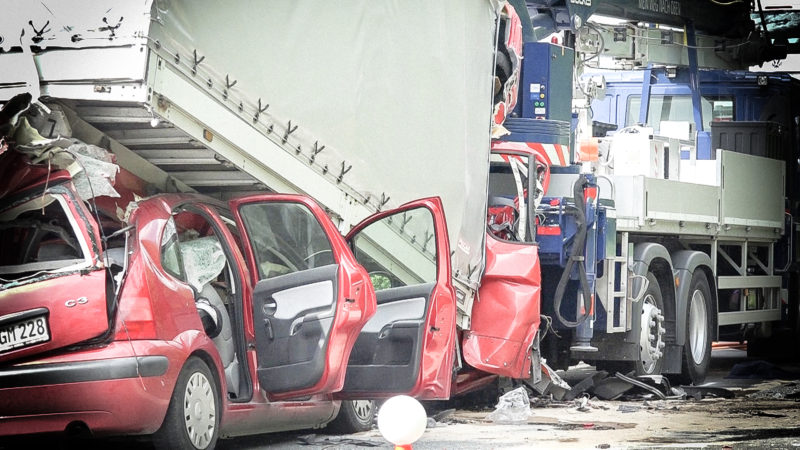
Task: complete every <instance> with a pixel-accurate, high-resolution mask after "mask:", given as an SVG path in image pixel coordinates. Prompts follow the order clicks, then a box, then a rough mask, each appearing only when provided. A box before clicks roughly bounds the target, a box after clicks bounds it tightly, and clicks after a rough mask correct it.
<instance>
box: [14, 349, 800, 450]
mask: <svg viewBox="0 0 800 450" xmlns="http://www.w3.org/2000/svg"><path fill="white" fill-rule="evenodd" d="M737 372H738V376H739V377H740V378H730V375H731V374H732V373H733V374H736V373H737ZM592 373H594V369H593V368H592V367H590V366H585V365H584V366H579V367H576V368H574V369H571V370H570V371H569V372H567V373H566V374H565V377H564V378H565V380H567V381H569V382H570V384H571V385H573V386H574V385H575V383H577V382H578V381H580V380H581V379H583V378H586V377H587V376H589V375H591V374H592ZM741 377H746V378H741ZM775 377H777V378H775ZM703 386H704V387H720V388H724V389H726V391H721V392H724V393H726V394H728V393H730V394H732V395H733V398H722V397H721V394H720V395H719V396H714V395H709V394H708V392H705V393H704V394H702V395H698V397H702V398H701V399H696V398H694V397H692V396H691V395H689V396H688V397H687V398H684V399H660V398H658V397H656V396H655V395H649V394H647V393H646V392H644V391H641V390H640V393H639V394H635V393H634V394H630V395H629V396H628V397H627V398H626V399H624V400H613V401H607V400H599V399H597V398H596V397H591V396H589V395H586V396H583V397H578V398H577V399H575V400H572V401H553V400H550V399H544V398H538V399H534V401H533V402H532V405H531V406H532V408H531V411H532V415H531V416H530V417H528V419H527V420H525V421H523V422H522V423H519V424H499V423H495V422H493V421H491V420H490V419H488V418H487V416H488V415H489V413H491V412H492V411H493V410H494V407H493V404H494V401H491V399H487V401H486V402H484V403H483V404H477V405H471V406H469V407H466V406H465V405H459V406H461V407H459V408H451V406H453V405H448V404H445V403H437V404H429V405H426V406H427V408H428V410H429V416H431V417H430V418H429V428H428V429H427V430H426V431H425V434H424V435H423V436H422V438H421V439H420V440H419V441H418V442H416V443H415V444H414V445H413V448H414V449H496V448H548V449H550V448H586V449H590V448H601V449H602V448H625V449H640V448H687V447H691V448H711V449H737V450H738V449H747V448H758V449H761V448H776V449H777V448H780V449H784V448H800V366H798V365H797V364H789V365H786V364H784V365H781V366H775V365H773V364H770V363H766V362H758V361H754V360H748V359H747V358H746V354H745V352H744V351H743V350H739V349H715V350H714V352H713V358H712V371H711V373H710V376H709V377H708V381H707V382H706V383H705V384H704V385H703ZM718 394H719V393H718ZM434 417H435V418H434ZM16 445H19V443H16V444H15V445H13V446H9V445H8V444H6V445H5V446H3V445H2V444H0V449H3V450H4V449H6V448H16ZM42 445H46V446H47V447H49V448H59V447H61V448H75V447H78V448H103V449H105V448H114V449H115V450H123V449H133V448H136V449H149V448H152V446H151V445H150V444H149V442H147V441H144V440H138V441H131V440H121V439H113V440H103V441H88V442H87V441H82V442H80V443H77V444H76V443H70V442H64V441H61V440H48V441H43V442H31V441H28V440H26V441H25V447H26V448H37V447H41V446H42ZM217 448H218V449H221V450H256V449H267V448H269V449H322V448H337V449H338V448H344V449H364V448H393V446H392V445H391V444H389V443H388V442H387V441H386V440H385V439H383V437H382V436H381V435H380V433H379V432H378V430H377V428H375V429H373V430H372V431H368V432H364V433H358V434H351V435H327V434H325V433H324V431H320V430H305V431H297V432H290V433H288V432H287V433H274V434H265V435H257V436H248V437H241V438H235V439H224V440H220V441H219V442H218V445H217Z"/></svg>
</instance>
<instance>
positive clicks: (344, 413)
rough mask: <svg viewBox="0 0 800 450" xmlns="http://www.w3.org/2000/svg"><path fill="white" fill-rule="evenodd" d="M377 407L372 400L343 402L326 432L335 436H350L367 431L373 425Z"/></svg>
mask: <svg viewBox="0 0 800 450" xmlns="http://www.w3.org/2000/svg"><path fill="white" fill-rule="evenodd" d="M376 409H377V406H376V405H375V402H374V401H373V400H343V401H342V406H341V407H340V408H339V414H338V415H337V416H336V418H335V419H333V421H331V422H330V423H329V424H328V426H327V427H326V430H327V431H328V432H331V433H336V434H350V433H358V432H361V431H369V430H371V429H372V425H373V424H374V423H375V410H376Z"/></svg>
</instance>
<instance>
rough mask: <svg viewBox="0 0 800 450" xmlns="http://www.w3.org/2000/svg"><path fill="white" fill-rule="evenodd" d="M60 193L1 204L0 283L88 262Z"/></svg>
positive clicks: (82, 242) (81, 241) (77, 267)
mask: <svg viewBox="0 0 800 450" xmlns="http://www.w3.org/2000/svg"><path fill="white" fill-rule="evenodd" d="M66 202H67V199H66V198H65V197H64V196H61V195H53V194H42V195H36V196H34V197H31V198H30V199H29V200H28V201H25V202H23V203H21V204H18V205H15V206H13V207H9V205H5V207H3V206H2V205H0V211H2V212H0V236H2V238H0V283H2V284H6V283H11V282H15V281H21V280H24V279H26V278H33V277H37V276H41V275H44V274H48V273H58V272H64V271H72V270H77V269H79V268H83V267H86V266H88V265H89V264H90V263H91V261H89V260H88V258H87V253H88V249H87V245H86V242H84V240H83V235H82V234H81V233H79V232H78V231H77V227H76V223H75V221H74V219H73V218H72V216H71V214H70V213H69V211H68V208H67V204H66Z"/></svg>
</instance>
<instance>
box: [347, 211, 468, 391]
mask: <svg viewBox="0 0 800 450" xmlns="http://www.w3.org/2000/svg"><path fill="white" fill-rule="evenodd" d="M347 241H348V242H349V243H350V247H351V248H352V249H353V253H354V254H355V257H356V259H357V260H358V262H359V263H360V264H361V265H362V266H364V268H366V269H367V272H369V276H370V279H371V281H372V284H373V286H374V288H375V292H376V296H377V300H378V310H377V312H376V314H375V316H374V317H373V318H372V319H370V320H369V322H367V324H366V325H365V326H364V329H363V330H362V331H361V334H360V335H359V337H358V340H357V341H356V345H355V347H354V348H353V350H352V353H351V354H350V360H349V362H348V364H347V376H346V378H345V386H344V390H343V391H342V392H341V393H340V394H338V396H339V397H340V398H380V397H389V396H392V395H397V394H407V395H411V396H414V397H417V398H421V399H442V398H448V397H449V395H450V384H451V381H452V376H453V357H454V349H455V333H456V329H455V307H456V303H455V290H454V289H453V285H452V281H451V271H450V246H449V242H448V235H447V224H446V223H445V218H444V210H443V207H442V203H441V200H440V199H439V198H426V199H421V200H417V201H414V202H411V203H407V204H405V205H403V206H401V207H400V208H398V209H395V210H392V211H386V212H382V213H378V214H376V215H374V216H371V217H369V218H368V219H366V220H365V221H363V222H361V223H360V224H358V225H357V226H356V227H355V228H353V230H352V231H351V232H350V233H349V234H348V235H347Z"/></svg>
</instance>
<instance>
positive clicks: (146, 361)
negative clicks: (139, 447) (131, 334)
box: [0, 341, 180, 436]
mask: <svg viewBox="0 0 800 450" xmlns="http://www.w3.org/2000/svg"><path fill="white" fill-rule="evenodd" d="M126 344H127V343H126ZM150 344H151V345H147V346H146V347H147V348H148V349H149V350H150V351H142V352H139V351H137V352H136V355H137V356H133V355H131V354H130V353H131V351H130V350H131V349H130V347H128V351H127V352H124V351H123V350H124V349H123V348H120V346H116V345H113V344H112V345H111V346H109V347H107V348H104V349H95V350H88V351H85V352H76V353H73V354H70V355H69V360H65V361H58V362H50V361H48V362H47V363H39V364H18V365H14V366H10V367H7V368H3V369H0V436H11V435H20V434H32V433H48V432H61V431H64V430H65V429H66V428H67V426H68V425H70V424H72V423H75V422H79V423H83V424H85V425H86V426H88V427H89V429H90V430H91V431H92V433H94V434H97V435H106V434H148V433H153V432H155V431H156V430H157V429H158V428H159V427H160V426H161V423H162V421H163V419H164V414H165V413H166V410H167V407H168V406H169V400H170V397H171V394H172V389H173V386H174V382H175V378H176V377H177V373H178V371H179V370H180V364H171V361H172V360H173V358H172V357H178V358H179V356H178V355H175V354H174V353H175V351H174V347H173V349H172V351H169V350H168V349H167V348H165V347H167V346H165V345H164V343H157V344H156V345H152V344H155V342H153V341H150ZM158 344H161V345H158ZM161 350H167V351H165V352H163V354H157V353H158V352H160V351H161ZM124 353H128V354H127V355H126V354H124ZM148 353H149V354H148ZM170 353H172V355H170ZM167 355H170V356H172V357H170V356H167ZM81 357H82V358H83V359H84V360H80V359H79V358H81ZM174 359H177V358H174Z"/></svg>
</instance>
